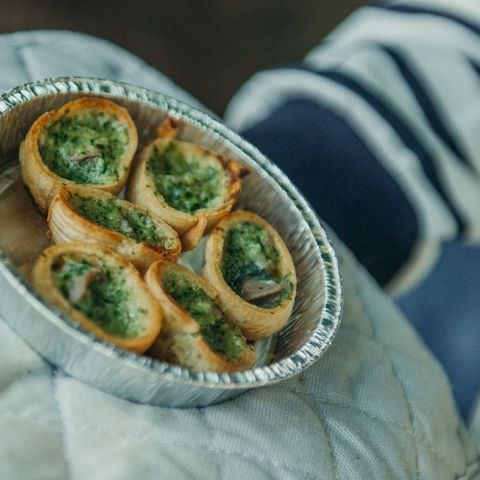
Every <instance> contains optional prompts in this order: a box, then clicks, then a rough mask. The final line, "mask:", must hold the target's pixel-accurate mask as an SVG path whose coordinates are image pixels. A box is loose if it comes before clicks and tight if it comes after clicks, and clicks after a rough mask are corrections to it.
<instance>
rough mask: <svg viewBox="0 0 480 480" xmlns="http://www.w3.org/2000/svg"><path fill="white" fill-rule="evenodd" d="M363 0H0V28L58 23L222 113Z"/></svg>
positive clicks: (55, 25) (299, 55)
mask: <svg viewBox="0 0 480 480" xmlns="http://www.w3.org/2000/svg"><path fill="white" fill-rule="evenodd" d="M364 3H366V2H365V1H361V0H343V1H341V2H339V1H338V0H321V1H318V0H317V1H315V0H296V1H291V0H275V1H273V0H255V1H249V2H245V1H239V0H236V1H235V0H197V1H195V0H156V1H155V0H140V1H135V0H130V1H125V0H106V1H101V0H82V1H78V0H62V1H60V0H16V1H11V0H2V1H0V32H2V33H4V32H13V31H18V30H31V29H41V28H55V29H66V30H76V31H80V32H85V33H89V34H92V35H96V36H99V37H103V38H106V39H108V40H111V41H113V42H116V43H118V44H119V45H121V46H123V47H125V48H127V49H128V50H130V51H131V52H133V53H135V54H137V55H139V56H140V57H142V58H143V59H144V60H146V61H147V62H148V63H150V64H151V65H153V66H155V67H157V68H158V69H160V70H161V71H162V72H164V73H165V74H166V75H168V76H169V77H170V78H172V79H173V80H174V81H175V82H176V83H178V84H179V85H180V86H181V87H183V88H185V89H186V90H188V91H190V92H191V93H192V94H193V95H194V96H196V97H197V98H198V99H199V100H200V101H202V102H203V103H204V104H205V105H206V106H208V107H209V108H210V109H212V110H213V111H215V112H216V113H218V114H222V113H223V110H224V108H225V106H226V104H227V102H228V100H229V99H230V97H231V96H232V95H233V93H235V91H236V90H237V89H238V87H239V86H240V85H241V84H242V83H243V82H244V81H245V80H247V79H248V78H249V77H250V76H251V75H252V74H253V73H255V72H256V71H258V70H260V69H262V68H266V67H270V66H273V65H278V64H282V63H290V62H295V61H299V60H301V59H302V57H303V56H304V55H305V53H306V52H307V51H308V50H309V49H310V48H312V47H313V46H315V45H316V44H317V43H318V42H319V41H320V40H321V39H322V38H323V37H324V36H325V34H327V33H328V32H329V31H330V30H332V29H333V28H334V27H335V25H337V24H338V23H339V22H340V21H341V20H342V19H343V18H345V17H346V16H347V15H348V14H349V13H350V12H351V11H352V10H354V9H355V8H356V7H358V6H360V5H361V4H364Z"/></svg>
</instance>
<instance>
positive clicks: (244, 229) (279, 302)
mask: <svg viewBox="0 0 480 480" xmlns="http://www.w3.org/2000/svg"><path fill="white" fill-rule="evenodd" d="M204 274H205V277H206V278H207V279H208V280H209V281H210V283H211V284H212V285H213V286H214V287H215V289H216V290H217V291H218V295H219V297H218V298H219V304H220V306H221V308H222V310H223V311H224V312H225V315H226V316H227V317H228V318H229V320H230V321H231V322H233V323H234V324H235V325H238V326H239V327H240V329H241V330H242V332H243V333H244V335H245V337H246V338H248V339H250V340H257V339H260V338H265V337H269V336H270V335H272V334H273V333H275V332H277V331H278V330H280V329H281V328H282V327H283V326H284V325H285V324H286V323H287V321H288V319H289V317H290V315H291V313H292V309H293V304H294V300H295V293H296V274H295V267H294V264H293V260H292V257H291V256H290V252H289V251H288V249H287V247H286V246H285V243H284V242H283V240H282V238H281V237H280V235H279V234H278V233H277V231H276V230H275V229H274V228H273V227H272V226H271V225H270V224H269V223H268V222H266V221H265V220H263V219H262V218H261V217H259V216H258V215H255V214H254V213H251V212H246V211H241V210H239V211H236V212H234V213H231V214H230V215H228V217H226V218H224V219H223V220H222V221H221V222H219V223H218V225H217V226H216V227H215V229H214V230H213V231H212V233H211V234H210V236H209V238H208V240H207V244H206V248H205V266H204Z"/></svg>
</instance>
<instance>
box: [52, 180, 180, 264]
mask: <svg viewBox="0 0 480 480" xmlns="http://www.w3.org/2000/svg"><path fill="white" fill-rule="evenodd" d="M73 194H75V195H79V196H81V197H87V198H97V199H105V200H111V199H114V197H113V195H111V194H110V193H108V192H102V191H101V190H97V189H93V188H90V189H88V190H87V189H86V188H85V187H83V188H81V189H79V188H78V187H77V186H71V187H68V188H65V187H64V188H62V189H60V190H59V191H58V193H57V194H56V195H55V197H54V198H53V200H52V202H51V204H50V207H49V210H48V226H49V228H50V234H51V237H52V239H53V241H54V242H55V243H67V242H85V243H94V244H98V245H100V246H102V247H107V248H111V249H112V250H114V251H116V252H117V253H119V254H121V255H123V256H124V257H126V258H127V259H128V260H129V261H131V262H132V263H133V264H134V265H135V266H136V267H137V268H139V269H140V270H142V271H143V270H146V269H147V268H148V267H149V265H150V264H151V263H152V262H154V261H156V260H161V259H165V260H170V261H176V260H177V258H178V257H179V255H180V253H181V249H182V245H181V242H180V239H179V237H178V234H177V232H176V231H175V230H174V229H173V228H172V227H170V225H168V224H167V223H165V222H164V221H163V220H161V219H159V218H156V217H155V216H154V215H152V214H150V213H147V212H146V210H145V209H143V208H142V207H140V206H138V205H134V204H132V203H130V202H127V201H125V200H118V199H117V200H116V202H117V203H120V204H121V205H122V207H124V208H125V209H129V210H136V211H139V212H142V213H145V214H148V215H149V216H150V218H151V219H152V221H153V222H154V223H155V225H156V226H158V228H159V229H161V231H162V232H164V233H165V237H167V239H168V248H167V247H166V246H162V245H161V244H153V243H147V242H137V241H136V240H134V239H132V238H129V237H127V236H126V235H123V234H122V233H120V232H117V231H115V230H112V229H110V228H107V227H103V226H101V225H98V224H96V223H94V222H93V221H91V220H89V219H88V218H85V217H83V216H82V215H81V214H80V213H79V212H78V211H77V210H75V209H74V208H73V206H72V205H71V199H72V195H73Z"/></svg>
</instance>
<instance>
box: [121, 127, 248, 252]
mask: <svg viewBox="0 0 480 480" xmlns="http://www.w3.org/2000/svg"><path fill="white" fill-rule="evenodd" d="M177 126H178V125H177V123H176V122H173V123H172V121H171V120H170V119H168V118H167V120H165V122H163V123H162V125H160V127H159V129H158V134H159V135H162V136H161V137H160V138H158V139H156V140H154V141H153V142H152V143H151V144H149V145H148V146H147V147H145V148H144V149H143V151H142V152H141V153H140V155H139V157H138V159H137V161H136V163H135V166H134V169H133V174H132V176H131V178H130V181H129V188H128V193H127V195H128V198H129V200H130V201H132V202H134V203H138V204H139V205H142V206H143V207H145V208H146V209H147V210H149V211H151V212H153V213H154V214H155V215H157V216H158V217H160V218H162V219H163V220H165V221H166V222H167V223H168V224H170V225H171V226H172V227H173V228H174V229H175V230H177V232H178V233H179V234H180V235H181V236H182V243H183V250H190V249H192V248H194V247H195V246H196V245H197V244H198V242H199V240H200V238H201V237H202V236H203V234H204V232H205V231H208V230H209V229H210V228H212V227H213V226H214V225H215V224H216V223H217V222H218V221H219V220H220V219H222V218H223V217H224V216H225V215H228V212H229V211H230V210H231V209H232V207H233V206H234V204H235V202H236V201H237V199H238V196H239V195H240V189H241V178H242V177H243V176H245V175H246V173H247V172H248V171H247V169H246V168H245V167H243V166H242V165H241V164H240V163H238V162H237V161H235V160H232V159H227V158H225V157H223V156H222V155H220V154H218V153H216V152H213V151H211V150H208V149H206V148H205V147H202V146H200V145H196V144H193V143H188V142H180V141H178V140H174V139H173V137H174V135H175V133H176V129H177ZM170 143H174V144H175V145H176V146H177V147H178V148H179V149H180V150H181V151H183V152H186V153H187V152H188V153H189V154H190V155H192V156H193V157H195V159H196V161H198V162H200V163H203V164H206V165H209V166H212V167H213V168H215V169H216V170H218V171H221V172H224V175H225V176H226V184H225V188H224V191H223V194H222V195H221V204H220V205H219V206H218V207H216V208H203V209H200V210H198V211H196V212H195V213H187V212H183V211H180V210H177V209H175V208H173V207H172V206H170V205H169V204H168V203H167V202H166V201H165V199H164V197H163V196H162V195H161V194H160V193H159V192H158V191H157V190H156V187H155V183H154V180H153V178H152V176H151V174H150V172H149V169H148V162H149V160H150V158H151V156H152V154H153V152H154V149H155V148H158V149H160V150H161V151H163V150H164V149H165V148H167V146H168V145H169V144H170ZM202 219H203V220H202ZM191 230H193V232H191Z"/></svg>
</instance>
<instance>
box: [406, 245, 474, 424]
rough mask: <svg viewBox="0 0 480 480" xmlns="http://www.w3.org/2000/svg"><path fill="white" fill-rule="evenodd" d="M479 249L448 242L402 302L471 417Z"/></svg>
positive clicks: (464, 412) (466, 412)
mask: <svg viewBox="0 0 480 480" xmlns="http://www.w3.org/2000/svg"><path fill="white" fill-rule="evenodd" d="M479 292H480V248H479V247H478V246H477V247H473V246H467V245H463V244H461V243H459V242H452V243H448V244H446V245H445V246H444V248H443V249H442V253H441V255H440V258H439V260H438V262H437V264H436V265H435V267H434V269H433V270H432V271H431V272H430V274H429V275H428V277H427V278H425V280H424V281H423V282H422V283H421V284H420V285H418V286H417V287H416V288H415V289H413V290H412V291H410V292H409V293H407V294H405V295H403V296H402V297H401V298H400V299H398V305H399V307H400V309H401V310H402V311H403V313H404V314H405V316H406V317H407V318H408V319H409V320H410V321H411V322H412V323H413V325H414V326H415V327H416V329H417V330H418V332H419V333H420V335H421V336H422V337H423V339H424V340H425V343H426V344H427V345H428V347H429V348H430V349H431V350H432V352H433V353H434V354H435V355H436V357H437V358H438V359H439V361H440V362H441V363H442V365H443V366H444V368H445V370H446V372H447V375H448V376H449V378H450V381H451V383H452V386H453V393H454V395H455V398H456V400H457V403H458V406H459V408H460V410H461V412H462V414H463V415H464V417H466V418H467V417H468V414H469V413H470V411H471V409H472V408H473V406H474V405H473V402H474V400H475V395H476V393H477V392H479V391H480V375H479V366H480V340H479V339H480V294H479Z"/></svg>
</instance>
